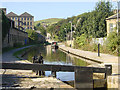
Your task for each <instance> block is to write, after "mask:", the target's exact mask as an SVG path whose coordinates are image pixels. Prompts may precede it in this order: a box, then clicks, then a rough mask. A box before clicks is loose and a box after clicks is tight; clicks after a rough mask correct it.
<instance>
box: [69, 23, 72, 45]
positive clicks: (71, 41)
mask: <svg viewBox="0 0 120 90" xmlns="http://www.w3.org/2000/svg"><path fill="white" fill-rule="evenodd" d="M69 23H71V45H70V47H72V21H69Z"/></svg>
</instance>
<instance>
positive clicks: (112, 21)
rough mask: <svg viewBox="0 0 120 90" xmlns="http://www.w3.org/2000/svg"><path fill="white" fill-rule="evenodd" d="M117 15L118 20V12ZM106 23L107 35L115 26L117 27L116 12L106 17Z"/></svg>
mask: <svg viewBox="0 0 120 90" xmlns="http://www.w3.org/2000/svg"><path fill="white" fill-rule="evenodd" d="M118 17H119V22H120V13H119V15H118ZM106 24H107V36H109V33H111V32H113V31H114V30H115V28H116V27H117V14H114V15H112V16H110V17H108V18H106Z"/></svg>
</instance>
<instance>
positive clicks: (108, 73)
mask: <svg viewBox="0 0 120 90" xmlns="http://www.w3.org/2000/svg"><path fill="white" fill-rule="evenodd" d="M105 70H106V72H105V78H107V76H108V75H111V74H112V65H105Z"/></svg>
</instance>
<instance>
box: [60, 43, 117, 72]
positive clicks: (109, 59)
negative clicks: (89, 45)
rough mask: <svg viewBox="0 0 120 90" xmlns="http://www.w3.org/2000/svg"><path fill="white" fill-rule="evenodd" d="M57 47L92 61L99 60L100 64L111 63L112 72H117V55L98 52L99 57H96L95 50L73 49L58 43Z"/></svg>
mask: <svg viewBox="0 0 120 90" xmlns="http://www.w3.org/2000/svg"><path fill="white" fill-rule="evenodd" d="M59 48H60V49H63V50H65V51H69V52H70V53H72V54H75V55H78V56H82V57H85V58H89V59H91V60H94V61H99V62H101V65H104V64H111V65H112V66H113V73H118V59H119V57H118V56H113V55H109V54H103V53H100V57H98V53H96V52H91V51H83V50H78V49H73V48H70V47H66V46H65V45H60V46H59Z"/></svg>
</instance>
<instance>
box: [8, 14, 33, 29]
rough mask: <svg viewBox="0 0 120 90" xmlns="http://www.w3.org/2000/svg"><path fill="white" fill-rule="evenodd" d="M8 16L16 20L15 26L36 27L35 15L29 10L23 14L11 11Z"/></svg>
mask: <svg viewBox="0 0 120 90" xmlns="http://www.w3.org/2000/svg"><path fill="white" fill-rule="evenodd" d="M6 16H7V17H8V18H9V19H11V20H13V21H14V22H15V27H16V28H18V29H20V30H25V29H32V30H33V29H34V16H32V15H31V14H29V13H27V12H24V13H23V14H21V15H17V14H15V13H13V12H10V13H8V14H7V15H6Z"/></svg>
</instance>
